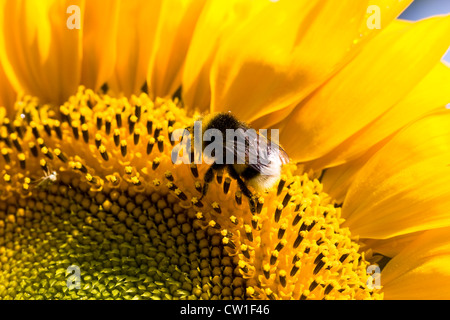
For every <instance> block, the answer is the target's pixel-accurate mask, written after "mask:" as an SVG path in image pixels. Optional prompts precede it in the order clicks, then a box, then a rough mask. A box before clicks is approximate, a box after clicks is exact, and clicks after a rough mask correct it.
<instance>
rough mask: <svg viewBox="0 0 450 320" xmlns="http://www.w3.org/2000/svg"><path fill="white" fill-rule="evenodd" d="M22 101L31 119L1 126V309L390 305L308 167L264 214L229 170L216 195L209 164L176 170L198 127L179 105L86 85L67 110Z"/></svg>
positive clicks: (268, 202) (260, 200) (287, 174)
mask: <svg viewBox="0 0 450 320" xmlns="http://www.w3.org/2000/svg"><path fill="white" fill-rule="evenodd" d="M19 103H22V104H24V105H25V108H24V110H30V112H29V113H27V116H25V117H21V115H20V114H18V115H17V117H15V118H14V119H3V122H2V123H1V124H0V137H1V139H0V150H1V154H2V155H1V157H0V176H1V177H2V179H0V180H1V181H0V252H1V260H0V298H1V299H155V300H161V299H343V298H352V299H376V298H380V297H381V296H382V293H380V292H379V289H371V288H368V287H367V286H366V281H367V278H368V275H367V274H366V267H367V265H368V263H367V262H366V261H365V260H364V256H362V255H361V254H360V253H359V247H358V245H357V243H355V242H353V241H352V240H351V239H352V238H351V234H350V232H349V230H348V229H344V228H341V227H340V223H341V220H342V219H341V217H340V208H339V207H338V206H336V204H335V203H334V202H333V200H332V199H331V198H330V197H329V196H328V195H327V194H325V193H324V192H323V191H322V186H321V184H320V182H318V181H317V180H314V179H312V178H310V177H309V176H308V175H307V174H303V175H297V174H294V172H298V171H299V170H298V168H297V167H296V166H295V165H286V166H285V167H283V175H282V177H281V179H280V182H279V183H278V184H276V186H275V187H274V188H273V189H271V190H268V191H267V192H266V193H264V194H260V195H258V197H257V198H255V200H256V201H255V204H256V207H255V208H253V210H252V208H251V205H250V202H249V201H248V200H249V199H247V197H246V196H245V195H244V194H243V193H242V192H241V190H240V189H239V185H238V184H237V183H236V182H235V181H234V180H233V179H232V178H231V177H229V176H228V175H227V173H225V172H223V173H221V174H220V175H218V176H217V178H216V179H214V180H213V181H212V182H211V183H210V186H209V189H208V193H207V194H206V195H205V196H203V197H202V196H201V191H202V182H203V180H202V178H203V175H204V173H205V172H206V170H207V169H208V165H207V164H191V165H189V164H179V165H178V164H177V165H175V164H173V163H172V149H173V147H174V144H173V141H171V135H172V133H173V132H174V130H176V129H183V128H186V127H188V126H190V125H191V124H192V121H193V118H191V117H189V116H187V115H186V113H185V111H184V109H183V108H181V107H180V105H178V104H177V102H175V101H172V100H169V99H161V98H156V99H155V100H152V99H150V97H149V96H147V95H146V94H145V93H142V94H140V95H139V96H131V97H130V98H129V99H127V98H115V97H113V96H109V95H107V94H103V93H101V94H100V93H99V94H97V93H94V92H93V91H92V90H89V89H86V88H84V87H80V88H79V90H78V92H77V93H76V94H75V95H74V96H72V97H70V98H69V99H68V101H67V102H66V103H64V104H63V105H61V106H60V107H59V109H58V108H56V109H55V108H54V106H50V105H45V104H44V105H39V104H37V103H36V100H35V99H31V98H30V97H23V98H22V100H20V101H19ZM38 105H39V112H37V110H36V108H37V106H38ZM55 110H56V111H55ZM28 114H29V115H28ZM53 172H54V173H55V175H53ZM50 175H52V177H53V178H50ZM56 175H57V179H55V178H54V177H55V176H56ZM74 266H75V267H76V269H77V270H79V272H80V274H79V275H80V278H81V284H80V288H78V289H74V288H72V287H70V286H68V283H69V282H70V281H69V280H71V279H73V277H71V276H70V275H71V274H72V272H71V271H70V270H71V267H74ZM377 290H378V291H377Z"/></svg>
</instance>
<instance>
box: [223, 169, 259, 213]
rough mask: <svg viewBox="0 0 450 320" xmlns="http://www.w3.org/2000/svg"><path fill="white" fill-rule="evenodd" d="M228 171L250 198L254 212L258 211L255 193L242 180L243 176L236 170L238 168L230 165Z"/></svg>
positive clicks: (251, 208)
mask: <svg viewBox="0 0 450 320" xmlns="http://www.w3.org/2000/svg"><path fill="white" fill-rule="evenodd" d="M228 173H229V174H230V177H231V178H233V179H235V180H236V181H237V183H238V185H239V188H240V189H241V191H242V193H243V194H244V196H246V197H247V198H248V201H249V204H250V210H251V211H252V212H256V203H255V200H254V199H253V193H252V192H251V191H250V190H249V189H248V187H247V185H246V184H245V182H244V181H243V180H242V178H241V177H240V176H239V174H238V173H237V172H236V170H235V169H234V168H233V166H231V165H229V166H228Z"/></svg>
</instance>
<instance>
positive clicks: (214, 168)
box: [200, 163, 225, 200]
mask: <svg viewBox="0 0 450 320" xmlns="http://www.w3.org/2000/svg"><path fill="white" fill-rule="evenodd" d="M224 166H225V165H224V164H218V163H213V164H212V165H211V166H210V167H209V168H208V170H207V171H206V173H205V175H204V176H203V189H202V196H201V197H200V200H201V199H202V198H203V197H204V196H205V195H206V192H207V191H208V186H209V183H211V181H212V180H213V178H214V171H217V170H220V169H222V168H223V167H224Z"/></svg>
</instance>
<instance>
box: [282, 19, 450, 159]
mask: <svg viewBox="0 0 450 320" xmlns="http://www.w3.org/2000/svg"><path fill="white" fill-rule="evenodd" d="M449 32H450V16H448V17H436V18H431V19H427V20H423V21H419V22H416V23H407V22H397V23H392V24H391V25H389V26H388V27H386V29H385V30H383V31H382V32H381V33H380V34H379V35H378V36H377V37H375V38H374V39H373V40H372V41H370V42H369V43H367V45H366V46H365V47H364V49H363V50H362V51H361V53H360V54H359V55H358V56H356V57H355V59H353V60H352V61H351V62H350V63H349V64H348V65H347V66H346V67H345V68H343V69H342V70H341V71H340V72H339V73H337V74H336V75H335V76H334V77H333V78H331V79H330V80H329V81H328V82H327V83H325V84H324V85H323V86H322V87H321V88H320V89H319V90H317V91H316V92H314V94H313V95H312V96H310V97H309V98H308V99H307V100H306V101H304V102H303V103H301V104H300V105H299V106H298V107H297V108H296V110H294V111H293V112H292V113H291V115H289V117H288V118H287V119H286V120H285V121H283V122H282V123H281V124H280V126H281V129H282V131H281V134H280V141H281V142H282V143H283V144H284V146H285V147H286V148H287V149H288V151H289V152H290V154H291V156H292V157H294V158H296V159H297V160H300V161H308V160H314V159H317V158H319V157H321V156H323V155H324V154H326V153H328V152H330V151H332V150H333V149H334V148H336V147H337V146H339V144H341V143H342V142H343V141H345V140H346V139H349V138H350V137H351V136H352V135H354V134H355V133H358V132H359V131H360V130H362V129H364V128H365V127H366V126H367V125H369V124H370V123H372V122H373V121H374V120H376V119H377V118H378V117H380V116H382V115H383V114H384V113H385V112H387V111H388V110H389V109H390V108H391V107H392V106H393V105H395V104H396V103H398V102H399V101H400V100H401V99H402V98H403V97H404V96H405V95H406V94H407V93H408V92H410V91H411V90H412V89H413V88H414V87H415V86H416V85H417V84H418V83H419V81H420V80H421V79H422V78H423V77H424V76H425V75H426V74H427V73H428V72H429V71H430V70H431V69H432V68H433V67H434V66H435V65H436V63H437V62H438V61H439V60H440V58H441V57H442V56H443V54H444V53H445V51H446V50H447V48H448V45H449V40H448V39H449V38H448V36H447V35H448V34H449Z"/></svg>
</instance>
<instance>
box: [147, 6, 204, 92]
mask: <svg viewBox="0 0 450 320" xmlns="http://www.w3.org/2000/svg"><path fill="white" fill-rule="evenodd" d="M204 4H205V0H196V1H191V0H167V1H163V3H162V7H161V13H160V18H159V23H158V26H157V30H156V35H155V43H154V46H153V48H152V49H153V50H152V55H151V57H150V63H149V66H148V73H147V82H148V84H149V87H150V91H151V92H152V93H153V94H154V95H155V96H159V97H166V96H170V95H172V94H173V93H175V91H176V90H177V89H178V88H179V87H180V85H181V75H182V70H183V66H184V61H185V57H186V53H187V50H188V48H189V44H190V41H191V38H192V33H193V32H194V28H195V25H196V23H197V20H198V16H199V15H200V13H201V10H202V8H203V6H204Z"/></svg>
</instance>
